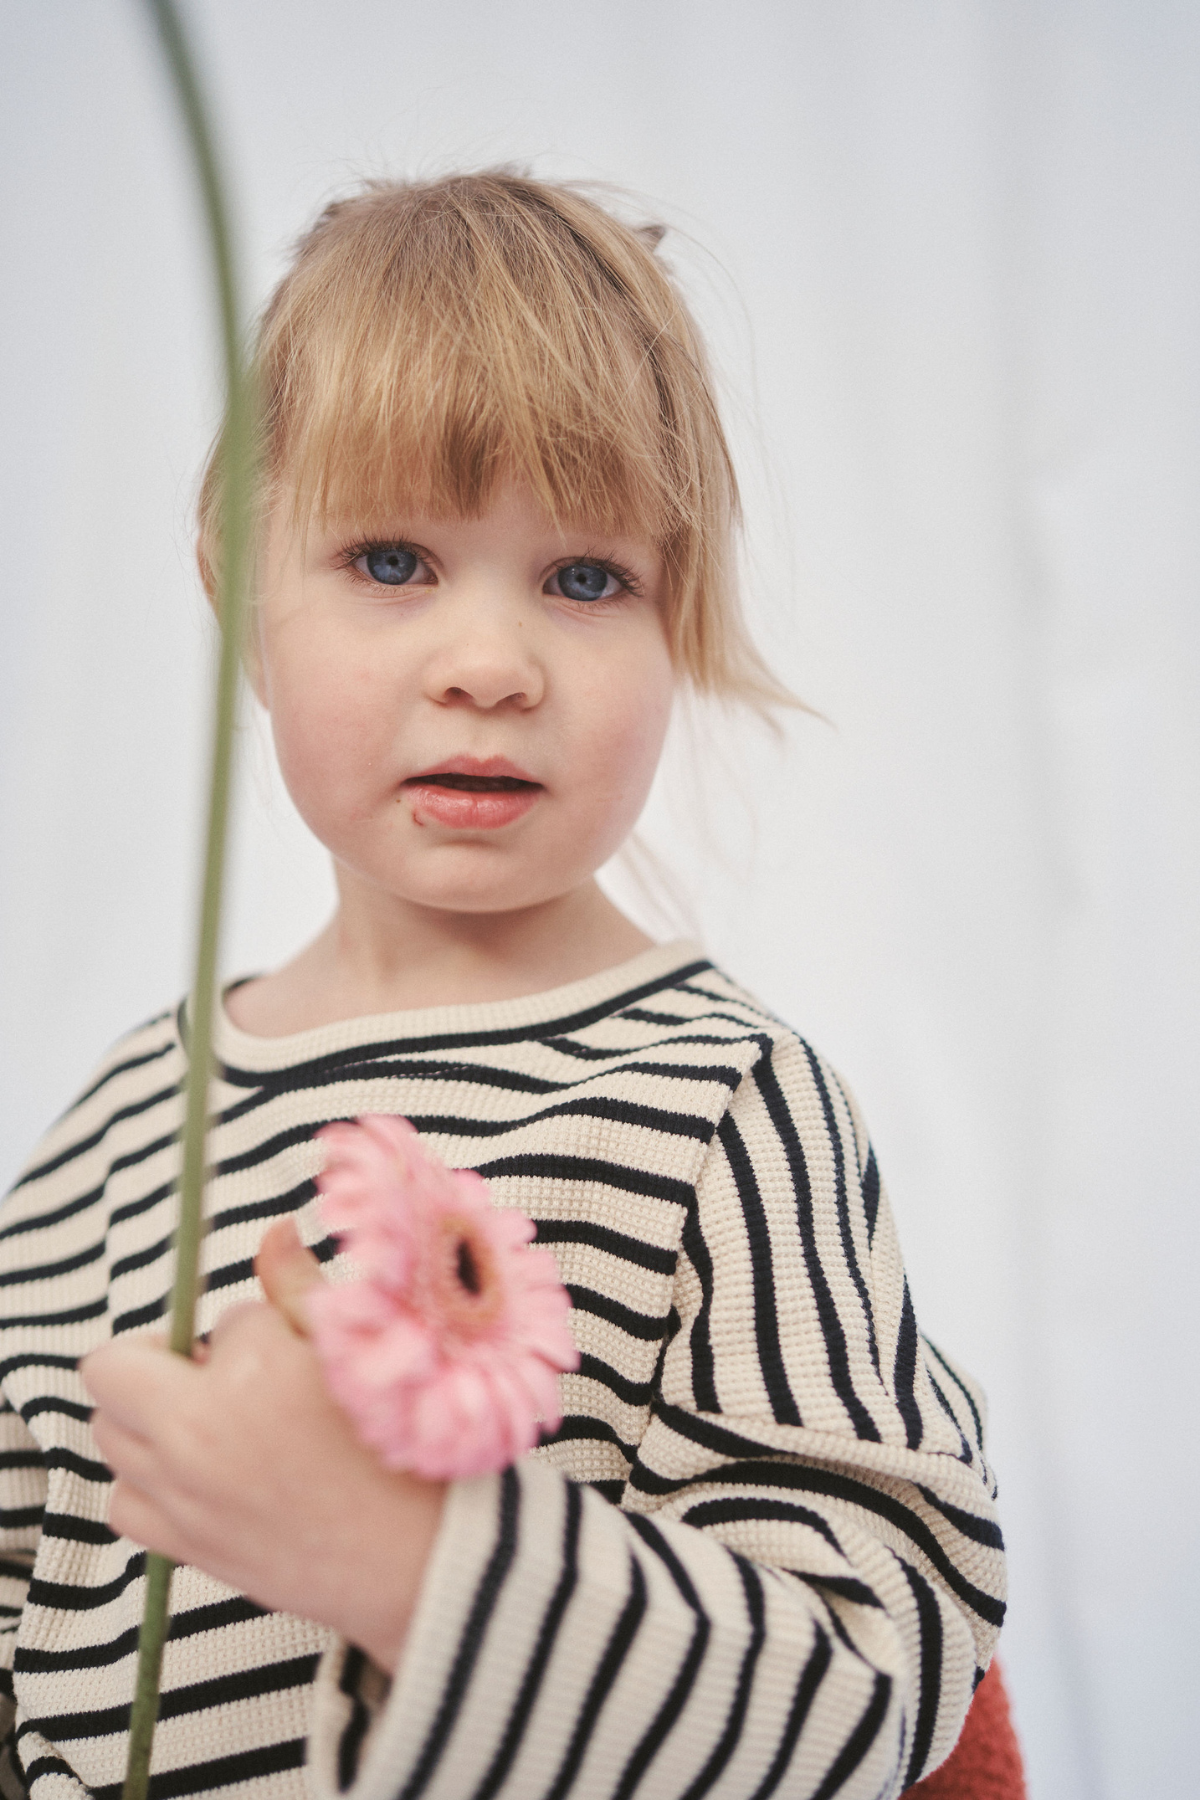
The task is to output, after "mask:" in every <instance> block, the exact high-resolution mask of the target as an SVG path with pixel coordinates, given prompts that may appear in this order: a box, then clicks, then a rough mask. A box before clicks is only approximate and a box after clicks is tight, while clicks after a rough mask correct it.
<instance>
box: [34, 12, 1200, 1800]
mask: <svg viewBox="0 0 1200 1800" xmlns="http://www.w3.org/2000/svg"><path fill="white" fill-rule="evenodd" d="M189 16H190V17H191V18H192V19H193V20H194V22H195V25H196V28H197V32H198V34H199V37H200V40H201V43H202V46H203V49H204V52H205V58H206V63H207V66H208V68H209V70H210V73H211V76H212V79H213V82H214V84H215V86H216V88H217V90H218V92H219V94H220V96H221V99H222V112H223V118H224V124H225V127H226V130H227V134H228V143H229V147H230V151H231V155H232V157H233V159H234V161H235V163H236V168H237V176H238V183H239V188H240V193H241V199H242V228H243V238H244V242H245V245H246V248H247V255H248V264H249V269H250V273H251V286H252V290H253V296H254V297H255V299H261V297H262V296H263V294H264V293H265V291H266V289H267V287H268V285H269V283H270V282H271V280H272V279H273V278H274V276H275V274H276V273H277V271H278V268H279V264H280V257H281V254H282V251H283V249H284V247H285V246H286V244H287V243H288V241H289V239H290V238H291V237H292V235H293V234H294V233H295V232H296V231H297V230H298V229H299V228H300V227H301V226H302V224H303V223H304V222H305V221H306V220H307V219H308V218H309V216H310V215H311V214H312V212H313V210H314V208H315V207H316V206H317V205H318V204H319V203H320V202H322V201H323V200H324V199H325V198H326V197H328V195H329V194H330V193H331V192H332V191H335V190H337V189H338V188H340V187H343V186H344V185H345V184H346V183H347V182H349V181H351V180H352V179H353V178H355V177H356V176H358V175H361V174H363V173H373V172H379V171H384V170H388V171H391V170H396V171H436V170H439V169H441V168H444V167H447V166H451V165H454V164H457V163H469V164H475V165H478V164H479V163H481V162H487V161H500V160H513V159H516V160H519V161H521V162H523V163H528V164H532V166H533V168H534V169H535V171H536V172H539V173H543V174H547V175H575V176H588V177H602V178H606V179H610V180H614V181H617V182H619V183H623V184H625V185H627V186H629V187H632V188H634V189H636V190H637V191H638V192H640V193H641V194H643V195H645V196H646V197H647V201H648V207H649V210H650V212H651V213H652V214H654V215H656V216H658V217H660V218H666V219H668V220H670V221H672V222H673V223H674V224H675V225H676V226H677V227H680V228H681V231H680V232H677V233H676V234H675V235H673V236H672V237H671V238H669V239H668V240H667V243H666V244H665V246H664V252H665V254H666V255H667V256H668V257H669V259H670V260H671V261H672V262H673V263H674V264H675V266H676V267H677V268H678V270H679V271H680V273H681V275H682V277H683V279H684V281H685V283H686V285H687V287H688V289H689V291H690V292H691V294H692V295H693V297H694V301H695V304H696V307H697V309H698V311H699V313H700V315H701V317H702V319H703V320H704V322H705V323H706V325H707V327H708V329H709V332H710V335H711V337H712V339H713V342H714V346H715V350H716V355H717V360H718V362H719V363H720V365H721V367H722V368H723V370H724V371H725V374H726V377H727V388H728V396H729V412H730V417H731V420H732V423H733V427H734V433H735V437H736V440H737V445H738V448H739V452H740V455H741V460H742V464H743V468H744V470H745V475H746V483H747V493H748V502H749V504H748V511H749V518H750V539H749V542H750V557H749V563H750V583H751V590H752V595H753V603H754V608H755V614H756V617H757V618H758V619H759V620H760V624H761V635H762V637H763V640H764V642H765V643H766V644H767V646H768V647H769V649H770V652H771V654H772V656H773V657H774V659H775V661H776V663H777V665H778V667H779V668H780V670H781V672H782V673H783V674H784V675H785V676H786V677H787V678H788V679H789V680H791V681H792V682H793V684H794V685H795V686H797V687H798V688H799V690H800V691H801V692H802V693H803V694H804V695H805V696H806V697H807V698H808V699H809V700H810V701H811V702H812V704H813V705H814V706H815V707H816V708H818V709H819V710H820V712H821V713H823V714H824V715H826V718H827V720H828V721H829V723H821V722H818V721H816V720H812V719H800V720H797V721H796V722H795V724H794V726H792V727H791V728H790V729H789V742H788V746H787V748H786V750H785V751H782V752H780V751H777V750H773V749H772V748H771V747H770V746H769V745H768V744H766V743H765V742H764V741H763V740H762V739H761V738H760V737H757V736H756V735H755V734H754V733H752V732H746V731H740V730H736V729H733V728H730V729H729V730H727V731H724V732H722V733H717V734H714V733H713V731H712V729H711V727H710V726H709V725H704V726H702V728H701V731H700V732H699V734H696V735H694V736H693V737H691V738H689V736H688V734H687V733H686V732H684V733H681V734H680V737H679V740H678V742H677V744H676V748H675V751H674V753H673V757H672V765H673V766H672V769H671V770H670V771H668V773H667V775H666V776H665V777H664V780H663V782H662V783H661V784H660V787H659V789H658V790H657V791H656V794H655V796H654V798H653V800H652V803H651V806H650V809H649V812H648V815H647V819H646V821H645V826H644V835H645V838H646V840H647V842H648V843H649V844H650V845H651V847H652V848H653V849H654V850H655V851H656V853H657V854H658V856H659V857H660V859H661V860H662V861H663V862H664V863H665V865H666V866H667V867H668V868H669V869H670V870H671V871H672V872H673V877H674V881H675V884H676V886H677V887H679V888H680V889H681V890H682V892H683V893H684V894H685V895H689V896H690V904H691V907H692V910H693V914H694V917H695V919H696V922H697V926H698V929H699V930H700V931H701V933H702V934H703V936H704V938H705V940H706V942H707V944H708V946H709V948H710V950H711V951H712V952H713V953H714V954H716V955H717V956H719V957H720V958H721V959H722V960H723V961H724V962H725V963H726V964H727V966H728V967H729V968H730V969H731V970H732V972H734V973H735V974H736V975H738V976H739V977H741V978H742V979H743V980H745V981H746V982H747V983H748V985H750V986H751V987H752V988H754V989H755V990H757V991H758V992H759V993H760V994H761V995H763V996H764V997H765V998H766V999H767V1000H768V1001H769V1002H770V1003H771V1004H773V1005H774V1006H775V1008H776V1009H777V1010H779V1011H780V1012H782V1013H783V1014H785V1015H786V1016H788V1017H789V1018H791V1019H792V1020H793V1021H794V1022H795V1023H797V1024H798V1025H800V1026H801V1028H802V1029H804V1030H805V1031H806V1032H808V1034H809V1035H811V1036H812V1037H814V1038H815V1040H816V1042H817V1043H818V1044H819V1045H820V1046H821V1047H822V1048H823V1049H825V1050H826V1051H827V1052H828V1053H829V1054H830V1055H832V1056H833V1058H834V1059H835V1061H837V1062H838V1063H839V1065H840V1066H841V1067H842V1068H843V1069H844V1070H845V1071H846V1072H847V1074H848V1076H849V1078H850V1079H851V1081H852V1082H853V1084H854V1085H855V1087H856V1088H857V1090H858V1092H859V1094H860V1097H861V1098H862V1100H863V1102H864V1105H865V1107H866V1110H867V1114H868V1117H869V1118H870V1119H871V1121H872V1125H873V1130H874V1134H875V1137H876V1140H877V1143H878V1146H879V1149H880V1155H881V1161H882V1165H883V1168H884V1170H885V1173H886V1174H887V1175H888V1176H889V1181H890V1186H891V1189H892V1193H893V1198H894V1201H895V1205H896V1210H897V1214H898V1216H899V1220H900V1228H901V1233H902V1237H903V1239H904V1241H905V1245H906V1249H907V1254H908V1259H909V1263H910V1268H911V1273H912V1278H913V1286H914V1292H915V1297H916V1302H917V1307H918V1312H919V1314H920V1316H921V1318H922V1322H923V1324H924V1325H925V1327H926V1329H927V1330H929V1331H931V1332H932V1333H933V1335H935V1336H936V1337H939V1338H940V1339H941V1340H942V1341H943V1342H944V1343H945V1344H946V1346H947V1347H948V1348H949V1349H951V1350H952V1351H953V1352H954V1353H955V1354H957V1355H958V1356H959V1357H961V1358H962V1359H963V1360H964V1361H965V1362H967V1363H968V1365H969V1366H971V1367H972V1368H973V1369H974V1370H975V1371H976V1372H977V1373H978V1374H979V1376H980V1377H981V1378H982V1379H983V1380H984V1382H985V1383H986V1384H987V1386H988V1389H989V1391H990V1394H991V1399H992V1413H993V1447H994V1453H995V1458H996V1461H997V1462H998V1464H999V1467H1000V1471H1001V1476H1002V1482H1003V1489H1002V1502H1003V1505H1004V1509H1005V1522H1006V1529H1007V1532H1008V1536H1009V1539H1010V1543H1011V1547H1012V1553H1013V1558H1012V1576H1013V1586H1012V1612H1011V1624H1010V1626H1009V1627H1008V1628H1007V1630H1006V1634H1005V1639H1004V1644H1003V1651H1002V1654H1003V1656H1004V1659H1005V1661H1006V1663H1007V1667H1008V1671H1009V1674H1010V1677H1011V1682H1012V1685H1013V1687H1014V1689H1015V1696H1016V1706H1017V1714H1018V1724H1019V1727H1020V1730H1021V1733H1022V1735H1023V1738H1024V1741H1025V1745H1026V1750H1027V1754H1028V1759H1029V1764H1030V1769H1031V1777H1032V1790H1033V1794H1034V1796H1035V1800H1185V1796H1187V1797H1189V1800H1190V1797H1194V1796H1195V1795H1196V1793H1197V1791H1198V1787H1197V1781H1198V1778H1197V1775H1196V1772H1195V1771H1196V1767H1197V1753H1196V1749H1195V1745H1194V1737H1195V1727H1194V1723H1193V1725H1192V1726H1190V1727H1189V1725H1188V1723H1187V1721H1188V1718H1189V1716H1190V1717H1191V1718H1192V1719H1193V1721H1194V1719H1195V1716H1196V1714H1195V1707H1196V1701H1195V1698H1194V1695H1195V1691H1196V1688H1197V1685H1198V1680H1197V1678H1198V1675H1200V1666H1198V1657H1197V1649H1196V1644H1197V1632H1196V1620H1197V1616H1198V1608H1200V1592H1198V1591H1197V1590H1198V1588H1200V1555H1198V1552H1197V1544H1196V1538H1197V1511H1196V1505H1195V1500H1194V1494H1195V1487H1196V1478H1197V1475H1198V1474H1200V1458H1198V1456H1197V1451H1196V1449H1195V1447H1194V1443H1195V1434H1196V1430H1197V1423H1198V1420H1200V1410H1198V1409H1197V1405H1196V1400H1197V1371H1196V1358H1195V1356H1194V1354H1193V1350H1192V1338H1193V1328H1192V1326H1191V1325H1190V1324H1189V1319H1190V1318H1194V1317H1195V1314H1193V1313H1192V1312H1191V1310H1190V1307H1189V1301H1190V1302H1191V1303H1192V1305H1194V1304H1195V1302H1194V1300H1193V1292H1194V1289H1195V1285H1196V1276H1195V1271H1196V1268H1197V1250H1198V1248H1200V1245H1198V1243H1197V1214H1198V1211H1200V1209H1198V1208H1197V1206H1196V1200H1197V1189H1198V1187H1200V1179H1198V1172H1197V1163H1198V1157H1197V1151H1196V1143H1195V1139H1196V1131H1195V1110H1196V1109H1195V1095H1196V1091H1197V1076H1198V1074H1200V1031H1198V1026H1197V1019H1198V1015H1200V1004H1198V1003H1200V967H1198V957H1197V949H1196V936H1195V931H1194V917H1195V893H1196V886H1197V881H1196V877H1197V873H1198V871H1200V841H1198V840H1200V824H1198V822H1200V734H1198V732H1197V728H1196V709H1197V695H1200V609H1198V607H1197V600H1196V594H1197V576H1198V574H1200V513H1198V510H1197V504H1196V494H1197V477H1198V475H1200V11H1198V10H1197V9H1196V7H1195V6H1194V5H1191V4H1188V3H1187V0H1179V3H1177V4H1173V3H1172V0H1089V3H1088V4H1084V3H1083V0H1079V3H1077V4H1072V3H1071V0H992V3H991V4H971V3H970V0H907V3H905V4H896V0H738V3H737V4H734V3H733V0H588V3H587V4H583V3H579V0H576V3H572V0H557V3H556V4H551V3H550V0H504V4H500V5H497V4H494V3H493V0H440V4H439V5H437V6H436V7H434V6H429V5H425V6H416V5H405V4H401V3H400V0H336V3H335V0H253V3H252V4H249V5H247V4H239V3H238V0H193V4H192V5H191V7H190V9H189ZM0 46H2V48H3V61H2V64H0V81H2V83H3V88H2V92H0V140H2V143H0V148H2V162H0V169H2V171H3V173H2V177H0V179H2V180H3V201H4V213H3V218H4V229H3V238H2V240H0V241H2V245H3V250H2V255H0V275H2V281H3V294H2V299H0V359H2V363H3V376H2V381H3V388H2V392H0V407H2V413H0V417H2V431H3V447H2V449H0V456H2V457H3V463H2V466H0V509H2V510H0V546H2V550H0V554H2V559H3V560H2V568H3V632H2V637H0V642H2V644H3V654H2V656H0V745H2V763H0V782H2V786H0V846H2V855H3V882H4V887H3V898H2V902H0V957H2V964H0V974H2V980H3V1002H2V1003H3V1019H4V1026H5V1031H4V1047H3V1058H4V1060H3V1067H2V1068H0V1113H2V1123H0V1174H4V1175H8V1174H9V1173H11V1172H12V1171H13V1170H15V1168H16V1166H17V1164H18V1162H19V1160H20V1159H21V1157H22V1156H23V1155H24V1154H25V1153H27V1151H28V1149H29V1148H30V1146H31V1145H32V1142H33V1141H34V1139H35V1138H36V1136H37V1135H38V1133H39V1132H40V1131H41V1129H42V1128H43V1127H44V1125H45V1124H46V1122H47V1121H48V1119H49V1118H50V1116H51V1115H52V1114H54V1113H55V1112H56V1111H57V1110H58V1109H59V1108H61V1107H62V1106H63V1105H64V1104H66V1103H67V1101H68V1100H69V1098H70V1097H71V1094H72V1092H73V1090H74V1089H76V1088H77V1086H78V1085H79V1084H80V1082H81V1081H82V1079H83V1078H84V1076H85V1075H86V1073H87V1071H88V1069H89V1067H90V1065H91V1064H92V1063H93V1062H94V1060H95V1059H96V1057H97V1056H98V1055H99V1054H100V1052H101V1051H102V1050H103V1048H104V1047H105V1046H106V1044H107V1043H108V1042H109V1041H111V1039H112V1038H113V1037H115V1036H116V1035H117V1034H118V1033H119V1032H120V1031H122V1030H124V1029H125V1028H127V1027H128V1026H130V1025H132V1024H133V1023H135V1022H136V1021H138V1020H139V1019H141V1018H142V1017H144V1016H146V1015H147V1014H149V1013H150V1012H152V1011H156V1010H158V1009H160V1008H161V1007H162V1006H163V1005H164V1004H166V1003H167V1002H168V1001H170V1000H171V999H172V998H173V997H174V996H175V995H176V994H177V993H178V992H179V991H180V990H181V988H182V987H183V986H184V985H185V982H186V975H187V963H188V959H189V955H190V950H189V945H190V936H191V925H192V919H191V902H190V894H191V887H192V882H193V876H194V862H195V849H194V839H195V835H196V824H197V811H198V800H199V793H200V786H201V777H202V763H203V736H204V718H205V706H206V690H205V686H204V678H205V670H206V664H207V648H206V646H207V642H208V627H207V620H206V618H205V610H204V607H203V604H202V602H201V599H200V597H199V593H198V588H197V583H196V581H195V578H194V575H193V572H192V568H191V561H190V523H189V520H190V508H191V504H192V500H193V497H194V490H195V476H196V471H197V468H198V465H199V462H200V459H201V456H202V453H203V450H204V447H205V444H206V441H207V438H208V436H209V434H210V432H211V430H212V428H213V425H214V423H215V415H214V404H213V394H214V381H215V376H214V360H213V342H212V333H211V324H210V310H209V303H208V292H207V287H206V286H205V283H204V274H203V266H202V263H201V259H200V250H199V237H198V232H197V228H196V223H195V213H194V208H193V197H192V191H191V187H190V185H189V180H188V175H187V171H186V168H185V165H184V163H183V159H182V154H181V148H180V144H179V140H178V137H177V134H176V131H175V128H174V124H173V120H172V118H171V116H170V113H169V109H168V105H167V101H166V97H165V92H164V85H163V81H162V79H161V76H160V72H159V70H158V68H157V65H156V63H155V60H154V57H153V53H152V41H151V39H150V36H149V33H148V31H147V30H146V28H145V23H144V20H143V18H142V16H141V13H140V9H139V8H138V7H137V6H136V5H135V4H134V3H133V0H0ZM243 741H244V747H245V754H244V756H243V762H242V769H243V780H242V788H243V792H242V796H241V802H240V813H239V825H238V849H237V858H236V894H235V903H234V906H233V916H232V919H231V923H230V929H229V932H228V943H227V953H226V956H225V963H226V966H227V968H228V969H229V971H230V972H233V971H234V970H246V969H252V968H262V967H264V966H266V965H268V964H270V963H271V962H272V961H273V960H277V959H279V958H281V957H282V956H283V955H284V954H285V953H286V952H287V951H288V950H290V949H291V948H293V947H294V946H295V945H296V944H297V943H298V942H299V941H300V940H301V939H302V938H303V936H304V935H305V933H308V932H311V931H312V930H313V929H314V928H315V927H316V926H317V924H318V923H319V922H320V921H321V919H322V916H323V913H324V910H325V909H326V907H327V905H328V902H329V895H330V891H331V889H330V885H329V881H328V877H327V875H326V873H325V871H324V868H323V866H322V862H321V858H320V855H319V854H318V852H317V851H316V850H315V849H314V848H313V847H311V846H310V845H309V844H308V843H307V842H306V841H305V838H304V833H303V828H302V827H300V826H299V824H298V823H297V822H296V820H295V819H294V816H293V815H292V814H291V812H290V811H289V808H288V805H287V802H286V799H285V797H284V796H282V795H281V793H280V791H279V788H278V782H277V780H276V778H275V776H274V774H273V769H272V764H271V759H270V754H269V750H268V748H267V746H266V741H265V737H264V735H263V733H262V731H261V728H260V727H259V726H258V725H257V724H256V723H255V722H254V721H252V720H248V721H247V725H246V728H245V731H244V733H243ZM697 743H699V745H700V747H696V746H697ZM613 879H614V882H615V883H616V884H617V885H618V887H620V886H621V885H622V883H624V882H626V877H625V875H623V874H622V873H621V872H620V871H617V872H616V873H615V874H614V877H613ZM623 891H624V890H623ZM633 903H634V905H635V906H637V907H639V908H643V909H644V907H645V904H646V903H645V901H644V900H643V899H642V898H641V897H640V896H635V899H634V902H633Z"/></svg>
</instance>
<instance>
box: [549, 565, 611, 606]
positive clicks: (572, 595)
mask: <svg viewBox="0 0 1200 1800" xmlns="http://www.w3.org/2000/svg"><path fill="white" fill-rule="evenodd" d="M615 579H616V577H615V576H613V575H610V574H609V572H608V570H607V569H602V568H601V567H600V565H599V563H591V562H577V563H568V564H567V566H566V568H565V569H560V570H559V571H558V585H559V588H560V590H561V592H562V593H564V594H565V595H566V597H567V599H568V600H607V599H609V598H610V589H609V583H610V582H612V581H615Z"/></svg>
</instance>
